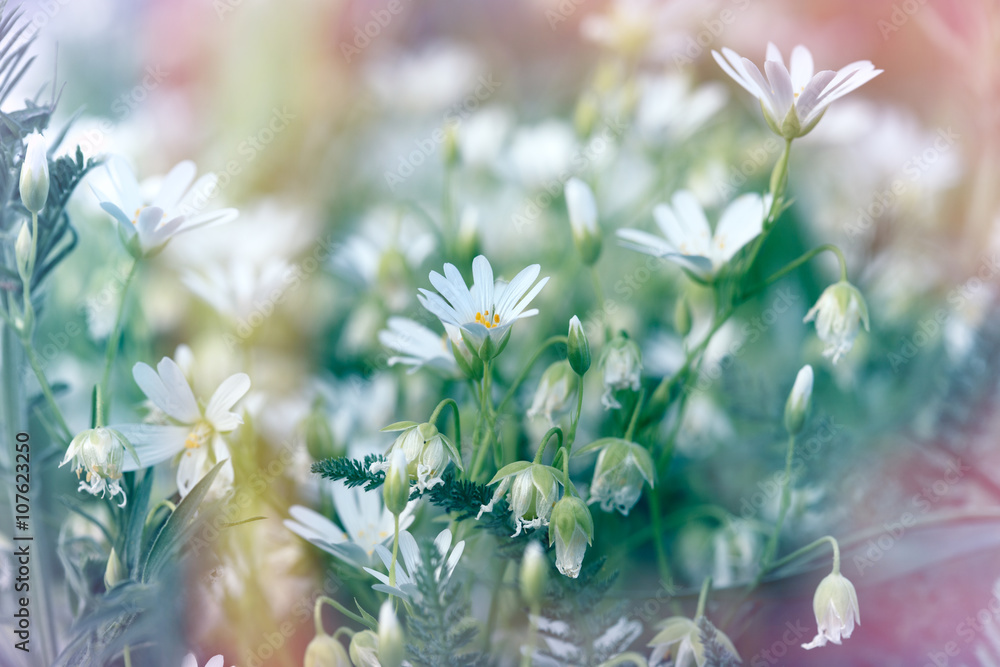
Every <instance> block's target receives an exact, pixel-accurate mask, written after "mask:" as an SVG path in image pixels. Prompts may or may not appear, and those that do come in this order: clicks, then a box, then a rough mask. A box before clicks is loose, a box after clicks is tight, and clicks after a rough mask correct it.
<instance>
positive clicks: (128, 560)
mask: <svg viewBox="0 0 1000 667" xmlns="http://www.w3.org/2000/svg"><path fill="white" fill-rule="evenodd" d="M153 477H154V475H153V469H152V468H147V469H146V471H145V474H144V475H143V477H142V481H140V482H139V485H138V486H137V487H136V490H135V493H133V494H132V498H131V501H132V502H131V503H130V504H129V513H128V518H127V519H126V521H125V529H124V530H123V531H122V533H121V540H122V542H121V545H120V547H119V549H118V553H119V554H121V559H122V563H123V564H124V565H125V567H126V568H127V569H128V573H129V576H130V577H133V576H135V574H136V573H137V572H138V570H139V560H140V558H141V556H142V529H143V527H144V526H145V524H146V510H147V508H148V506H149V497H150V494H151V493H152V490H153Z"/></svg>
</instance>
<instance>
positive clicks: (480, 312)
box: [418, 255, 549, 359]
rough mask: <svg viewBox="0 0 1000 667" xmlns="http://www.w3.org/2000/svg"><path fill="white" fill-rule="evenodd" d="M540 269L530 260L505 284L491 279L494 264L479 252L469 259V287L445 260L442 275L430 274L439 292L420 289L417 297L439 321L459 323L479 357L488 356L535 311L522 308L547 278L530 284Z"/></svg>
mask: <svg viewBox="0 0 1000 667" xmlns="http://www.w3.org/2000/svg"><path fill="white" fill-rule="evenodd" d="M539 269H540V267H539V266H538V264H532V265H531V266H529V267H527V268H526V269H523V270H522V271H521V272H520V273H518V274H517V275H516V276H514V279H513V280H511V281H510V283H509V284H506V285H504V284H503V283H500V282H494V280H493V267H492V266H490V263H489V260H487V259H486V258H485V257H483V256H482V255H479V256H478V257H476V258H475V259H474V260H472V276H473V282H472V289H469V288H468V287H466V285H465V280H464V279H463V278H462V274H461V273H459V272H458V269H456V268H455V266H454V265H453V264H445V265H444V275H443V276H442V275H441V274H440V273H438V272H437V271H431V274H430V281H431V284H432V285H433V286H434V287H435V288H436V289H437V290H438V292H440V294H435V293H434V292H431V291H429V290H425V289H421V290H420V296H419V297H418V298H419V299H420V303H421V304H423V306H424V308H426V309H427V310H429V311H430V312H432V313H433V314H434V315H436V316H437V317H438V318H440V320H441V322H442V323H444V324H453V325H455V326H457V327H459V328H460V329H461V330H462V334H463V336H464V337H465V339H466V341H467V342H468V343H469V344H470V346H471V347H472V348H473V349H474V350H475V351H476V352H478V353H479V356H480V358H485V359H490V358H492V357H494V356H496V354H498V353H499V351H500V350H501V349H502V348H503V346H504V344H505V343H506V341H507V337H508V336H509V334H510V327H511V325H513V324H514V322H515V321H517V320H519V319H521V318H522V317H531V316H532V315H537V314H538V310H537V309H535V308H532V309H531V310H525V308H527V307H528V304H529V303H531V300H532V299H534V298H535V296H537V295H538V293H539V292H540V291H541V289H542V288H543V287H544V286H545V283H547V282H548V281H549V279H548V277H545V278H542V279H541V280H539V281H538V282H537V283H535V285H534V287H532V283H534V282H535V279H536V278H537V277H538V272H539ZM442 297H443V298H442Z"/></svg>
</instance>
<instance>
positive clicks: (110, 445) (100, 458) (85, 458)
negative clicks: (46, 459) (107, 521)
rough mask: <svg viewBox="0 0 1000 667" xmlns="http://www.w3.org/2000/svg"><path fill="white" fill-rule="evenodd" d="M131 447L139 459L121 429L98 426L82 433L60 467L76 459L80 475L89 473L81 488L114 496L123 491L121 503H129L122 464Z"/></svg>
mask: <svg viewBox="0 0 1000 667" xmlns="http://www.w3.org/2000/svg"><path fill="white" fill-rule="evenodd" d="M126 451H128V453H129V454H131V456H132V458H133V459H134V460H135V461H136V462H137V463H138V458H137V457H136V454H135V450H134V449H132V446H131V445H130V444H129V443H128V441H127V440H126V439H125V437H124V436H122V434H121V433H119V432H118V431H116V430H114V429H110V428H103V427H97V428H94V429H90V430H87V431H83V432H81V433H79V434H78V435H77V436H76V437H75V438H73V440H72V442H70V443H69V448H67V450H66V456H65V457H63V460H62V463H60V464H59V467H60V468H61V467H62V466H64V465H66V464H67V463H69V462H70V461H73V463H74V464H75V465H74V470H75V471H76V474H77V477H79V476H80V474H81V473H83V472H85V473H86V477H85V478H84V479H83V480H82V481H81V482H80V488H79V490H80V491H87V492H88V493H90V494H93V495H97V494H98V493H100V494H101V496H102V497H103V496H104V494H105V493H107V492H110V493H111V497H112V498H114V497H115V496H116V495H118V494H119V493H120V494H121V495H122V504H121V505H120V506H121V507H124V506H125V502H126V498H125V490H124V489H122V488H121V478H122V464H123V462H124V460H125V453H126Z"/></svg>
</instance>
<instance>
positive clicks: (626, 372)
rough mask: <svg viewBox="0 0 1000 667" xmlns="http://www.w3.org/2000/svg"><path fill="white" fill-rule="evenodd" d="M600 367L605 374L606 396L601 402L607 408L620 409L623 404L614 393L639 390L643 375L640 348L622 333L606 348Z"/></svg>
mask: <svg viewBox="0 0 1000 667" xmlns="http://www.w3.org/2000/svg"><path fill="white" fill-rule="evenodd" d="M600 365H601V372H602V373H603V374H604V395H603V396H602V397H601V402H602V403H603V404H604V407H606V408H615V409H617V408H620V407H621V403H619V402H618V401H617V400H616V399H615V397H614V392H616V391H619V390H622V389H631V390H632V391H638V389H639V379H640V376H641V374H642V353H641V352H640V351H639V346H638V345H636V344H635V341H633V340H632V339H630V338H629V337H628V336H626V335H625V334H624V333H621V334H619V335H618V336H615V338H613V339H612V340H611V341H609V342H608V344H607V345H605V346H604V352H603V353H602V354H601V364H600Z"/></svg>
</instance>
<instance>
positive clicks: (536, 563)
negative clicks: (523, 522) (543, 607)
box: [520, 541, 549, 606]
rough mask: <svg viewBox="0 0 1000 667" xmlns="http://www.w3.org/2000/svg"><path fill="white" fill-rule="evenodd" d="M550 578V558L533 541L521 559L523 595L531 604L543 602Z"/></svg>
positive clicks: (539, 545) (540, 546) (535, 604)
mask: <svg viewBox="0 0 1000 667" xmlns="http://www.w3.org/2000/svg"><path fill="white" fill-rule="evenodd" d="M548 578H549V559H548V558H546V557H545V550H544V549H543V548H542V545H541V544H539V543H538V542H535V541H532V542H531V544H529V545H528V546H527V548H526V549H525V550H524V557H523V558H522V559H521V580H520V583H521V597H523V598H524V601H525V602H527V603H528V604H529V605H531V606H537V605H540V604H541V603H542V598H543V597H544V595H545V583H546V581H547V580H548Z"/></svg>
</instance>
